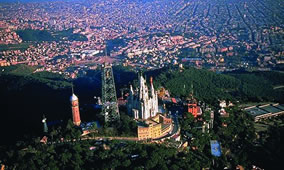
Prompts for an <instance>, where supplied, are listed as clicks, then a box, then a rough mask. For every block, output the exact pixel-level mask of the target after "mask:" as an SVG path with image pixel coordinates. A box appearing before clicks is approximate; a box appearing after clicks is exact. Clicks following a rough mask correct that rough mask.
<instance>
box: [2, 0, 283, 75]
mask: <svg viewBox="0 0 284 170" xmlns="http://www.w3.org/2000/svg"><path fill="white" fill-rule="evenodd" d="M283 7H284V5H283V3H273V2H270V1H266V0H238V1H237V0H228V1H218V0H205V1H200V0H198V1H193V0H189V1H184V0H154V1H138V0H134V1H128V0H126V1H116V0H109V1H104V0H96V1H89V0H85V1H76V0H75V1H73V3H69V2H66V1H49V2H33V3H6V4H3V5H1V7H0V10H1V13H0V37H1V38H0V60H2V61H4V62H5V63H6V64H1V65H14V64H28V65H32V66H37V71H52V72H58V73H60V74H64V75H66V76H68V77H71V78H75V77H77V76H78V74H80V72H81V71H82V70H84V69H96V65H98V64H101V63H102V52H103V50H104V49H105V48H107V50H108V52H111V55H110V58H109V60H110V61H111V62H115V63H116V64H123V65H128V66H132V67H134V68H135V69H136V68H137V69H156V68H161V67H164V66H168V65H178V64H184V65H191V66H195V67H197V68H209V69H211V70H214V71H226V70H234V69H238V68H244V69H249V70H270V69H273V68H275V67H277V66H278V65H280V64H281V63H283V62H284V58H283V57H284V53H283V45H282V44H283V34H284V30H283V23H284V22H283V12H282V9H283ZM2 61H1V62H2Z"/></svg>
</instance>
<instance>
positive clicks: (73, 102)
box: [70, 93, 81, 126]
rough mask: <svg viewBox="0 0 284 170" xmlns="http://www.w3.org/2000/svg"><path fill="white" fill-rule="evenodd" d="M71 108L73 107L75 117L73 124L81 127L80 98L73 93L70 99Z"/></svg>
mask: <svg viewBox="0 0 284 170" xmlns="http://www.w3.org/2000/svg"><path fill="white" fill-rule="evenodd" d="M70 102H71V107H72V116H73V123H74V125H76V126H80V124H81V119H80V112H79V100H78V97H77V96H76V95H75V94H74V93H73V95H72V96H71V97H70Z"/></svg>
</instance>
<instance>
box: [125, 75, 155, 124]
mask: <svg viewBox="0 0 284 170" xmlns="http://www.w3.org/2000/svg"><path fill="white" fill-rule="evenodd" d="M150 83H151V91H149V90H148V86H147V84H146V80H145V79H144V78H143V76H142V75H141V76H140V77H139V88H138V89H136V90H135V92H134V91H133V88H132V86H131V85H130V94H129V96H128V104H127V108H128V113H129V114H131V115H133V117H134V118H135V119H148V118H150V117H154V116H156V114H157V113H158V93H157V91H155V90H154V86H153V80H152V77H151V79H150Z"/></svg>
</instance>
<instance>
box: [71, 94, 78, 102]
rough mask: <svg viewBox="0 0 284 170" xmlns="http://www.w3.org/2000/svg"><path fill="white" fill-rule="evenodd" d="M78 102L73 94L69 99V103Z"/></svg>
mask: <svg viewBox="0 0 284 170" xmlns="http://www.w3.org/2000/svg"><path fill="white" fill-rule="evenodd" d="M76 100H78V97H77V96H76V95H75V94H74V93H73V95H72V96H71V97H70V101H71V102H72V101H76Z"/></svg>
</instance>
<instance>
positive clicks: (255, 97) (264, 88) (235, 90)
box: [146, 68, 284, 104]
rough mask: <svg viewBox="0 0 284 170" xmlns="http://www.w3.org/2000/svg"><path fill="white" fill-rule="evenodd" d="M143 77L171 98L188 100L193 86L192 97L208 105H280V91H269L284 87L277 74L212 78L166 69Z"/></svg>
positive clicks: (191, 70)
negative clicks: (221, 102) (228, 102)
mask: <svg viewBox="0 0 284 170" xmlns="http://www.w3.org/2000/svg"><path fill="white" fill-rule="evenodd" d="M146 74H147V75H149V76H154V77H155V83H156V86H157V87H160V86H163V87H165V88H166V89H168V90H169V91H170V93H171V95H172V96H173V97H174V96H179V97H186V96H188V95H189V94H190V92H191V85H193V91H194V95H195V96H196V97H197V98H198V99H200V100H203V101H206V102H209V103H211V104H213V103H216V100H218V99H228V100H234V101H236V100H238V101H240V102H248V101H254V102H260V101H275V102H284V101H283V99H284V95H283V93H281V89H277V90H274V89H273V87H274V86H275V85H284V74H283V73H279V72H250V73H249V72H231V73H225V74H216V73H214V72H211V71H208V70H199V69H195V68H185V69H184V70H179V69H177V68H168V69H163V70H162V71H154V72H149V73H146ZM155 75H156V76H155Z"/></svg>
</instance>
